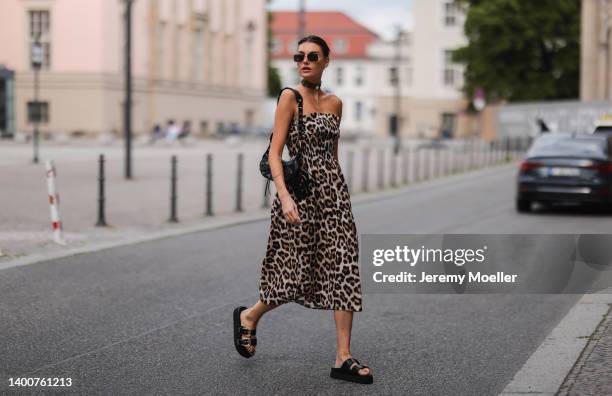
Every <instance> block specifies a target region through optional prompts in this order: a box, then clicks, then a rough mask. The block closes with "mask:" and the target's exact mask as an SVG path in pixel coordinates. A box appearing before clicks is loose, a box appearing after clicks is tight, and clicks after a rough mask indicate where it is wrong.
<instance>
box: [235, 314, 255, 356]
mask: <svg viewBox="0 0 612 396" xmlns="http://www.w3.org/2000/svg"><path fill="white" fill-rule="evenodd" d="M245 309H247V308H246V307H238V308H236V309H234V346H235V347H236V351H238V353H239V354H240V355H241V356H244V357H245V358H250V357H251V356H253V355H255V350H254V348H249V346H255V345H257V337H256V336H255V334H256V330H257V329H249V328H246V327H244V326H242V322H241V321H240V312H242V311H244V310H245ZM244 334H246V335H248V337H247V338H243V337H242V336H243V335H244ZM251 350H252V352H251Z"/></svg>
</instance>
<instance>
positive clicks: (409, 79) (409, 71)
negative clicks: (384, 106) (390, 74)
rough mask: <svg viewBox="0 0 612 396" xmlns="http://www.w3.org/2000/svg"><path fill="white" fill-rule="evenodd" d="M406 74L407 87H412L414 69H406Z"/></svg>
mask: <svg viewBox="0 0 612 396" xmlns="http://www.w3.org/2000/svg"><path fill="white" fill-rule="evenodd" d="M404 72H405V74H406V75H405V76H404V83H405V84H406V85H412V67H406V69H405V70H404Z"/></svg>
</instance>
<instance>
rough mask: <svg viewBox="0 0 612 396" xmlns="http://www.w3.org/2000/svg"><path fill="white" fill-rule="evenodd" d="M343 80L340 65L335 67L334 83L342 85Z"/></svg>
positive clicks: (342, 70) (342, 71)
mask: <svg viewBox="0 0 612 396" xmlns="http://www.w3.org/2000/svg"><path fill="white" fill-rule="evenodd" d="M343 80H344V69H342V67H337V68H336V85H338V86H340V85H342V82H343Z"/></svg>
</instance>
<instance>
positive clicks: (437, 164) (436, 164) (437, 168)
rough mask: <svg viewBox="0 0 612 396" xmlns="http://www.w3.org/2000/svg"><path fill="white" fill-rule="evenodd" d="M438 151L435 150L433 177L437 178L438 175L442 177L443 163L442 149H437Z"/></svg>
mask: <svg viewBox="0 0 612 396" xmlns="http://www.w3.org/2000/svg"><path fill="white" fill-rule="evenodd" d="M435 150H436V151H434V163H433V178H434V179H437V178H438V177H440V168H441V165H442V164H441V163H440V149H435Z"/></svg>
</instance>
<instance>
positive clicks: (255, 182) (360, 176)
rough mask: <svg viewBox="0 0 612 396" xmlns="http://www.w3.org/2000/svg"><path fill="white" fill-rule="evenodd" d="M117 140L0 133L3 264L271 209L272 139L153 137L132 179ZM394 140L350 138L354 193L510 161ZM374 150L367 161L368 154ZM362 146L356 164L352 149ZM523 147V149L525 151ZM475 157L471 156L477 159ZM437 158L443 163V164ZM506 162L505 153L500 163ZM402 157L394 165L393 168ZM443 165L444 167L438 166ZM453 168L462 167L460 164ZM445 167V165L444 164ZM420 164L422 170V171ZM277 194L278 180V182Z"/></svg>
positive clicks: (345, 164)
mask: <svg viewBox="0 0 612 396" xmlns="http://www.w3.org/2000/svg"><path fill="white" fill-rule="evenodd" d="M117 143H118V142H113V143H112V144H108V145H101V144H100V143H98V142H95V141H93V142H89V143H88V142H86V141H80V142H75V143H74V144H73V143H72V142H68V143H66V144H57V143H54V144H43V143H41V147H40V150H39V163H38V164H33V163H32V145H31V144H30V143H18V142H13V141H0V168H1V169H2V172H0V185H2V186H9V188H2V189H0V202H2V210H1V211H0V265H1V264H3V263H5V264H6V263H7V262H9V261H11V260H20V259H23V258H27V257H29V256H32V255H40V254H45V253H49V254H56V253H60V252H65V251H68V250H72V249H75V248H77V249H78V248H84V247H87V246H90V245H92V244H104V243H107V242H112V241H119V240H126V238H129V239H134V240H135V239H139V238H142V237H143V236H145V235H153V234H160V233H162V234H163V233H165V232H169V233H173V232H174V233H176V232H181V230H189V229H194V228H197V227H206V226H207V225H209V224H218V223H219V221H221V220H224V219H226V220H227V221H238V220H239V219H244V218H252V217H253V216H256V217H257V216H259V217H262V216H263V217H265V216H268V215H269V212H270V209H269V206H268V207H266V206H264V197H263V192H264V186H265V179H264V178H263V177H262V176H261V174H260V173H259V161H260V160H261V155H262V154H263V152H264V150H265V148H266V146H267V143H268V141H267V139H259V140H242V139H240V138H235V137H232V138H229V139H227V140H225V141H223V140H195V141H192V142H191V143H190V144H188V145H185V146H183V145H181V144H178V143H177V144H173V145H167V144H165V143H166V142H157V143H158V144H156V145H155V146H148V145H146V144H144V143H143V142H140V143H137V142H135V145H134V148H133V153H132V159H133V161H132V162H133V165H132V175H133V178H132V179H131V180H126V179H125V178H124V148H123V146H122V145H120V144H117ZM388 143H389V142H388V141H380V142H361V143H359V142H357V143H353V142H342V143H341V146H340V152H339V159H340V165H341V168H342V171H343V174H344V175H345V178H346V180H347V183H348V184H349V188H350V189H351V195H352V196H358V195H360V194H363V193H364V191H363V189H364V187H367V194H375V193H378V192H383V191H389V190H392V187H391V180H392V179H393V178H395V180H397V182H398V185H399V186H401V185H402V180H403V178H404V171H406V174H405V177H406V179H407V180H408V181H409V182H410V183H413V182H414V181H415V180H416V179H417V178H418V180H427V179H431V178H432V177H433V176H434V175H436V174H437V175H444V174H450V173H452V172H453V171H454V172H455V173H458V172H461V171H463V169H465V165H466V164H468V163H473V165H475V167H476V165H478V167H485V166H490V165H492V164H494V163H503V154H504V153H503V152H501V151H497V152H494V154H495V156H492V155H490V154H488V153H487V152H481V153H475V154H479V155H472V156H470V153H468V152H463V151H460V148H458V149H457V150H455V149H453V156H451V155H450V150H444V151H447V152H448V153H447V154H448V156H439V157H436V156H435V155H434V154H433V153H434V150H422V153H423V155H422V156H420V157H419V158H420V162H419V164H418V165H417V161H416V158H415V156H411V157H409V158H407V160H406V162H405V163H404V162H403V160H398V161H396V162H395V164H394V162H393V161H392V157H393V156H392V154H391V151H392V146H391V145H390V144H388ZM366 149H367V150H369V151H370V154H369V158H368V160H366V159H364V155H365V150H366ZM349 151H351V152H352V153H353V161H352V166H350V164H349V158H348V157H349V156H348V152H349ZM102 153H103V154H104V155H105V213H106V216H105V217H106V222H107V224H108V226H107V227H96V225H95V224H96V223H97V220H98V217H97V216H98V167H99V164H98V157H99V155H100V154H102ZM208 153H211V154H212V155H213V164H212V173H213V182H212V193H211V197H212V212H213V215H212V216H209V215H207V214H206V155H207V154H208ZM239 153H242V154H243V156H244V157H243V167H242V169H243V172H242V181H243V182H242V187H241V190H242V195H241V199H240V204H241V205H240V206H241V209H242V210H241V211H237V210H236V209H237V201H238V199H237V191H238V187H237V185H238V154H239ZM172 155H177V158H178V165H177V168H178V170H177V174H178V175H177V197H178V198H177V217H178V220H179V222H178V223H170V222H168V219H169V218H170V174H171V172H170V169H171V167H170V161H171V156H172ZM517 155H518V153H517ZM468 157H470V158H468ZM436 158H437V159H438V161H439V162H440V163H438V164H437V165H436V164H435V160H436ZM46 160H53V161H54V163H55V168H56V173H57V176H56V186H57V192H58V194H59V212H60V220H61V223H62V229H63V236H64V239H65V240H66V241H67V243H68V244H67V245H66V246H62V245H58V244H55V243H54V242H53V241H52V228H51V217H50V208H49V202H48V194H47V184H46V183H47V182H46V177H45V161H46ZM496 161H497V162H496ZM393 165H395V172H393V171H392V167H393ZM434 167H435V169H434ZM453 167H454V170H453ZM441 168H444V169H441ZM417 172H418V175H417ZM270 191H271V194H270V195H268V197H267V201H268V204H269V203H270V202H271V200H272V197H274V194H275V190H274V183H271V184H270Z"/></svg>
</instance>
